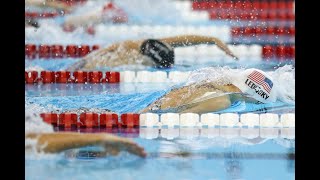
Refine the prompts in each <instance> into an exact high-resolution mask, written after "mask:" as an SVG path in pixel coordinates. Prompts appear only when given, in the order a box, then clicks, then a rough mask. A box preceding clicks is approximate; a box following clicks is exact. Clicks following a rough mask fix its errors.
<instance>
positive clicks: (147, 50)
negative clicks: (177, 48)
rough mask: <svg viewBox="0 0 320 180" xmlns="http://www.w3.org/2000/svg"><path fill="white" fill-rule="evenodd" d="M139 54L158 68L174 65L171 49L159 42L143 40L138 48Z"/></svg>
mask: <svg viewBox="0 0 320 180" xmlns="http://www.w3.org/2000/svg"><path fill="white" fill-rule="evenodd" d="M140 52H141V54H143V55H145V56H148V57H149V58H151V59H152V61H153V62H154V63H155V64H156V67H158V68H168V67H171V66H172V65H173V64H174V50H173V48H172V47H171V46H170V45H169V44H167V43H164V42H161V41H159V40H155V39H148V40H145V41H144V42H143V43H142V45H141V46H140Z"/></svg>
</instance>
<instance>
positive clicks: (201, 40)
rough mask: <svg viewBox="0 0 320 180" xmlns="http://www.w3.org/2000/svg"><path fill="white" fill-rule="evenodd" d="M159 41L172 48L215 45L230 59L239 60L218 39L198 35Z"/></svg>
mask: <svg viewBox="0 0 320 180" xmlns="http://www.w3.org/2000/svg"><path fill="white" fill-rule="evenodd" d="M160 40H161V41H164V42H166V43H168V44H170V45H171V46H173V47H181V46H192V45H198V44H216V45H217V46H218V47H219V48H220V49H222V50H223V51H224V52H226V53H227V54H228V55H230V56H231V57H233V58H235V59H236V60H238V59H239V58H238V57H237V56H235V55H234V54H233V53H232V52H231V50H230V49H229V48H228V46H227V45H226V44H225V43H223V42H222V41H221V40H220V39H218V38H216V37H211V36H199V35H180V36H175V37H169V38H162V39H160Z"/></svg>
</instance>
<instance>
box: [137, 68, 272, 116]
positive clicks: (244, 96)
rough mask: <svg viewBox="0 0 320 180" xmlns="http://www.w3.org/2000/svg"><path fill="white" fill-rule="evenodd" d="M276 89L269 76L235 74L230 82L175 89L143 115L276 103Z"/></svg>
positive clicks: (254, 72) (256, 71)
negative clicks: (245, 104)
mask: <svg viewBox="0 0 320 180" xmlns="http://www.w3.org/2000/svg"><path fill="white" fill-rule="evenodd" d="M274 86H275V84H273V80H272V78H271V77H270V76H269V75H268V74H266V73H265V72H263V71H261V70H259V69H255V68H251V69H247V70H245V71H243V72H240V73H237V74H235V75H234V77H233V78H231V80H230V82H227V83H221V82H218V81H210V82H208V81H201V82H196V83H192V84H189V85H186V86H182V87H179V88H174V89H172V90H171V91H169V92H168V93H167V94H165V95H164V96H162V97H160V98H159V99H158V100H156V101H155V102H153V103H151V104H150V105H148V106H147V107H146V108H144V109H143V110H141V112H140V113H146V112H159V111H160V112H161V111H164V112H165V111H167V112H176V113H188V112H190V113H208V112H215V111H219V110H224V109H227V108H229V107H230V106H231V105H232V103H234V102H236V101H246V102H251V103H256V104H260V103H272V102H275V101H276V92H275V88H274Z"/></svg>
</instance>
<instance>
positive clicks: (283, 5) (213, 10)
mask: <svg viewBox="0 0 320 180" xmlns="http://www.w3.org/2000/svg"><path fill="white" fill-rule="evenodd" d="M184 5H186V6H187V7H186V8H184V10H185V11H186V12H189V11H191V10H193V11H195V12H207V13H208V14H209V17H210V19H212V20H216V19H231V20H232V19H234V20H256V19H258V20H294V19H295V13H294V12H295V11H294V1H270V2H268V1H252V2H250V1H230V0H228V1H223V2H220V1H193V2H188V3H184Z"/></svg>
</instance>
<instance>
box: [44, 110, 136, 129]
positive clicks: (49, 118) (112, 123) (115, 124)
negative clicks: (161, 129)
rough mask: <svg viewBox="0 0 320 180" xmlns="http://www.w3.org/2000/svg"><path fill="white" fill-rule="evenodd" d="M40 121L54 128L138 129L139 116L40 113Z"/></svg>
mask: <svg viewBox="0 0 320 180" xmlns="http://www.w3.org/2000/svg"><path fill="white" fill-rule="evenodd" d="M40 117H41V118H42V120H43V121H44V122H46V123H48V124H51V125H53V126H54V127H57V126H58V127H60V128H73V129H77V128H136V127H139V120H140V114H135V113H126V114H121V116H120V119H119V115H118V114H115V113H101V114H98V113H94V112H86V113H81V114H80V115H77V114H76V113H61V114H57V113H41V114H40Z"/></svg>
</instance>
